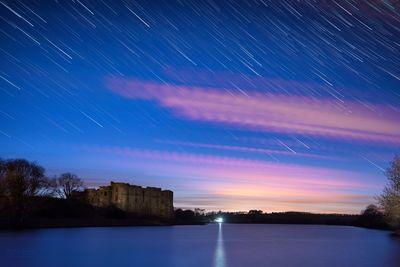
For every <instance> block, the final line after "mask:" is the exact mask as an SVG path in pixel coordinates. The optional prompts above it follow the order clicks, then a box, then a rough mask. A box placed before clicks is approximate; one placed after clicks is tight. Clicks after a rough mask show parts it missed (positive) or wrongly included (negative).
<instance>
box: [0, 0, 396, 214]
mask: <svg viewBox="0 0 400 267" xmlns="http://www.w3.org/2000/svg"><path fill="white" fill-rule="evenodd" d="M289 2H291V1H283V2H280V1H249V2H247V1H230V2H229V3H226V4H224V5H222V4H220V3H218V1H217V2H216V3H214V2H212V3H211V2H210V3H209V2H207V1H205V2H203V1H188V2H187V3H185V4H183V3H181V2H180V1H171V2H169V3H168V4H163V3H161V2H159V1H136V2H132V3H125V2H115V3H114V2H113V3H112V4H110V5H106V4H105V3H103V1H98V2H97V1H92V2H88V3H86V2H85V5H83V3H80V1H78V2H75V1H73V2H69V1H65V2H64V1H61V2H60V3H58V2H57V1H44V3H45V4H46V5H43V3H42V5H43V6H41V4H33V3H26V5H25V4H22V3H21V2H19V1H16V2H15V3H14V2H13V1H6V2H5V3H3V2H2V3H1V5H0V15H1V16H0V19H1V20H2V23H1V26H0V29H1V31H0V38H1V49H0V54H1V57H2V60H1V69H0V158H3V159H4V158H26V159H28V160H32V161H36V162H37V163H39V164H40V165H42V166H43V167H45V168H46V171H47V172H46V173H47V175H49V176H53V175H55V174H59V173H62V172H67V171H71V172H73V173H76V174H77V175H78V176H80V177H81V178H82V179H84V181H85V183H86V185H87V186H89V187H97V186H100V185H104V184H107V183H109V181H120V182H129V183H131V184H137V185H141V186H155V187H161V188H163V189H170V190H172V191H174V204H175V207H182V208H190V209H194V208H202V209H205V210H207V211H218V210H222V211H248V210H254V209H257V210H263V211H266V212H272V211H304V212H318V213H359V212H360V211H361V210H363V209H364V208H365V207H366V206H367V205H368V204H370V203H375V202H376V199H375V197H376V196H377V195H378V194H379V193H380V192H381V191H382V189H383V187H384V185H385V183H386V178H385V176H384V171H385V169H386V168H387V166H388V164H389V162H390V161H391V160H392V158H393V157H394V155H396V154H399V153H400V91H399V89H400V72H399V70H400V32H399V31H400V30H399V29H400V17H399V15H398V13H396V12H395V11H393V10H395V9H393V8H390V5H389V4H388V3H386V4H385V3H384V2H385V1H371V3H370V4H365V3H364V4H363V3H360V6H359V8H354V6H352V5H351V4H349V3H347V2H346V3H343V6H339V5H337V4H333V3H329V1H321V3H314V1H294V2H293V3H289ZM28 7H29V9H28ZM237 10H241V12H240V13H238V12H237ZM282 10H285V12H281V11H282ZM293 10H295V11H293ZM34 11H35V12H34ZM28 14H29V16H28ZM60 18H62V19H60ZM300 18H301V19H300ZM200 29H201V30H200Z"/></svg>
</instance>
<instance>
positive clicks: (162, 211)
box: [83, 182, 174, 219]
mask: <svg viewBox="0 0 400 267" xmlns="http://www.w3.org/2000/svg"><path fill="white" fill-rule="evenodd" d="M83 193H84V196H85V199H86V201H87V202H88V203H89V204H91V205H93V206H96V207H109V206H115V207H117V208H119V209H121V210H124V211H127V212H132V213H137V214H140V215H150V216H157V217H160V218H164V219H170V218H172V217H173V214H174V206H173V192H172V191H170V190H161V188H156V187H146V188H144V187H141V186H137V185H130V184H128V183H115V182H111V184H110V185H108V186H100V187H99V189H86V190H85V191H84V192H83Z"/></svg>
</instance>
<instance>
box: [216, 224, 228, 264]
mask: <svg viewBox="0 0 400 267" xmlns="http://www.w3.org/2000/svg"><path fill="white" fill-rule="evenodd" d="M214 267H225V249H224V240H223V237H222V223H218V238H217V246H216V247H215V258H214Z"/></svg>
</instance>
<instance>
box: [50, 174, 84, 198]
mask: <svg viewBox="0 0 400 267" xmlns="http://www.w3.org/2000/svg"><path fill="white" fill-rule="evenodd" d="M52 184H53V187H54V188H55V193H56V194H58V196H60V197H63V198H66V199H70V198H71V197H72V195H73V193H74V192H77V191H79V190H81V189H82V188H83V181H82V179H81V178H79V177H78V176H77V175H75V174H73V173H69V172H67V173H63V174H61V175H60V176H59V177H58V178H56V179H55V180H53V182H52Z"/></svg>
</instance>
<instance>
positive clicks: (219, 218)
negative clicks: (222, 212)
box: [214, 217, 224, 223]
mask: <svg viewBox="0 0 400 267" xmlns="http://www.w3.org/2000/svg"><path fill="white" fill-rule="evenodd" d="M214 222H217V223H223V222H224V219H223V218H222V217H218V218H216V219H215V220H214Z"/></svg>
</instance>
